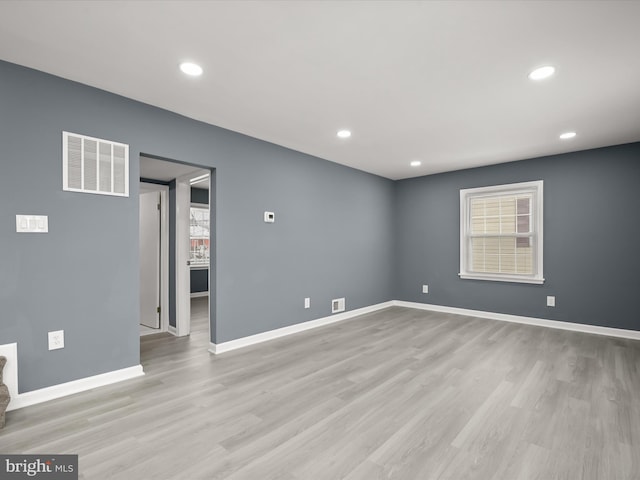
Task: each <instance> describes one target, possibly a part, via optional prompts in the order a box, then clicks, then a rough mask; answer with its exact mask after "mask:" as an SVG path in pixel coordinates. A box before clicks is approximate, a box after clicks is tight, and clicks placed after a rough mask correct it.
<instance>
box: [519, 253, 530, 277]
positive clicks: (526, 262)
mask: <svg viewBox="0 0 640 480" xmlns="http://www.w3.org/2000/svg"><path fill="white" fill-rule="evenodd" d="M516 261H517V268H516V273H528V274H531V273H533V253H530V254H529V255H517V256H516Z"/></svg>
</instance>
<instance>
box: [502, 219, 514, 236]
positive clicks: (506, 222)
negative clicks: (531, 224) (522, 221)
mask: <svg viewBox="0 0 640 480" xmlns="http://www.w3.org/2000/svg"><path fill="white" fill-rule="evenodd" d="M515 231H516V216H515V215H508V216H502V217H500V233H515Z"/></svg>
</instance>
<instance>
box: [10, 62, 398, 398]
mask: <svg viewBox="0 0 640 480" xmlns="http://www.w3.org/2000/svg"><path fill="white" fill-rule="evenodd" d="M63 130H66V131H70V132H74V133H80V134H85V135H89V136H94V137H99V138H105V139H109V140H113V141H118V142H123V143H127V144H129V146H130V178H131V179H132V181H131V185H130V197H128V198H118V197H110V196H102V195H90V194H81V193H70V192H63V191H62V160H61V151H62V131H63ZM140 153H145V154H147V155H151V156H157V157H162V158H166V159H173V160H178V161H183V162H187V163H190V164H194V165H198V166H202V167H206V168H215V175H214V182H215V185H214V189H213V190H212V195H214V198H213V200H212V201H213V205H215V208H214V209H212V217H213V218H214V222H215V223H214V225H213V228H214V229H215V232H216V234H215V236H216V239H215V245H214V256H215V259H214V262H215V265H216V269H217V270H216V271H215V272H212V280H211V288H212V289H213V291H214V293H215V297H214V298H215V301H214V302H210V303H211V308H212V312H211V318H212V323H213V325H212V340H213V341H215V342H217V343H220V342H224V341H228V340H232V339H235V338H239V337H243V336H246V335H251V334H256V333H260V332H264V331H268V330H272V329H275V328H278V327H284V326H288V325H291V324H294V323H299V322H304V321H308V320H312V319H314V318H319V317H324V316H327V315H330V300H331V299H332V298H336V297H342V296H345V297H346V299H347V309H349V310H351V309H355V308H359V307H364V306H367V305H371V304H376V303H379V302H384V301H387V300H390V299H391V298H392V285H391V278H390V276H389V274H388V273H389V272H390V271H391V268H392V261H393V238H392V237H393V235H392V231H391V229H389V228H388V227H389V224H390V222H391V218H392V210H393V191H394V187H393V182H391V181H389V180H386V179H382V178H380V177H376V176H374V175H370V174H366V173H363V172H359V171H356V170H353V169H350V168H347V167H344V166H341V165H338V164H335V163H331V162H327V161H324V160H321V159H318V158H314V157H311V156H308V155H304V154H301V153H298V152H295V151H291V150H288V149H285V148H282V147H279V146H276V145H273V144H269V143H266V142H263V141H260V140H257V139H253V138H250V137H246V136H243V135H240V134H237V133H234V132H230V131H227V130H224V129H220V128H216V127H213V126H210V125H207V124H204V123H201V122H197V121H194V120H191V119H187V118H185V117H182V116H180V115H176V114H173V113H171V112H167V111H164V110H161V109H158V108H155V107H152V106H149V105H145V104H142V103H138V102H135V101H131V100H129V99H126V98H123V97H120V96H117V95H114V94H110V93H108V92H104V91H101V90H97V89H94V88H91V87H87V86H84V85H81V84H78V83H74V82H70V81H67V80H64V79H61V78H57V77H54V76H50V75H47V74H43V73H41V72H37V71H34V70H31V69H27V68H23V67H20V66H16V65H12V64H9V63H6V62H0V168H1V172H0V192H2V193H1V195H2V202H0V244H1V245H2V249H0V265H1V268H0V306H1V309H0V312H1V315H2V317H1V318H0V344H4V343H11V342H17V343H18V360H19V390H20V391H21V392H27V391H31V390H34V389H38V388H42V387H47V386H50V385H54V384H59V383H63V382H67V381H71V380H75V379H79V378H83V377H88V376H91V375H96V374H100V373H104V372H109V371H113V370H116V369H120V368H125V367H129V366H133V365H137V364H138V363H139V337H138V315H139V314H138V310H139V286H138V275H139V273H138V182H137V179H138V178H139V176H140V175H139V155H140ZM134 179H135V180H134ZM265 210H270V211H274V212H275V213H276V223H274V224H265V223H264V222H263V212H264V211H265ZM17 213H25V214H44V215H49V233H48V234H17V233H16V232H15V215H16V214H17ZM307 296H309V297H311V299H312V300H311V301H312V304H311V305H312V307H311V308H310V309H308V310H305V309H304V308H303V299H304V297H307ZM59 329H64V330H65V348H64V349H62V350H55V351H48V350H47V332H48V331H50V330H59ZM203 355H206V352H203Z"/></svg>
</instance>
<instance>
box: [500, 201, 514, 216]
mask: <svg viewBox="0 0 640 480" xmlns="http://www.w3.org/2000/svg"><path fill="white" fill-rule="evenodd" d="M500 214H501V215H515V214H516V197H502V198H501V199H500Z"/></svg>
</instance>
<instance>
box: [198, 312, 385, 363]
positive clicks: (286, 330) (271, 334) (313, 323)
mask: <svg viewBox="0 0 640 480" xmlns="http://www.w3.org/2000/svg"><path fill="white" fill-rule="evenodd" d="M392 306H393V301H389V302H384V303H378V304H376V305H370V306H368V307H363V308H358V309H356V310H350V311H348V312H344V313H338V314H336V315H331V316H328V317H322V318H318V319H316V320H310V321H308V322H303V323H297V324H295V325H290V326H288V327H283V328H278V329H276V330H270V331H268V332H263V333H258V334H256V335H250V336H248V337H242V338H238V339H236V340H230V341H228V342H224V343H218V344H216V343H210V344H209V351H210V352H211V353H213V354H216V355H218V354H220V353H224V352H229V351H231V350H237V349H238V348H243V347H248V346H250V345H255V344H257V343H262V342H267V341H269V340H273V339H275V338H280V337H284V336H287V335H292V334H294V333H299V332H304V331H306V330H311V329H312V328H318V327H322V326H324V325H329V324H331V323H335V322H340V321H343V320H348V319H350V318H353V317H357V316H359V315H364V314H365V313H371V312H375V311H377V310H382V309H383V308H388V307H392Z"/></svg>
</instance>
